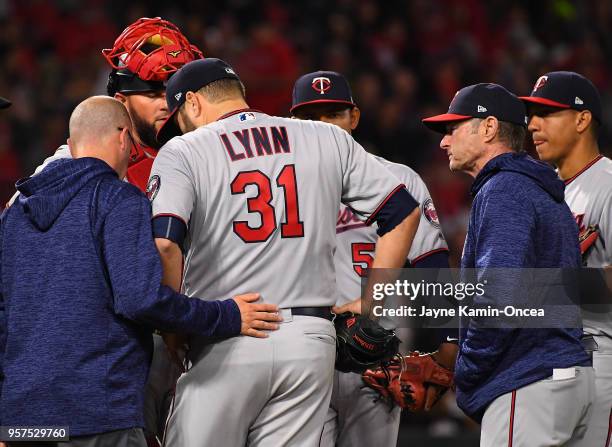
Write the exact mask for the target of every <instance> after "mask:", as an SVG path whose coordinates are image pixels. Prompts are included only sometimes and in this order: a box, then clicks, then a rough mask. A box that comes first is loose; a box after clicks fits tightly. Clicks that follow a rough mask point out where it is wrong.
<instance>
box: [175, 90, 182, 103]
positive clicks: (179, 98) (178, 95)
mask: <svg viewBox="0 0 612 447" xmlns="http://www.w3.org/2000/svg"><path fill="white" fill-rule="evenodd" d="M181 96H183V94H182V93H181V92H178V93H177V94H176V95H174V98H175V99H176V100H177V101H180V100H181Z"/></svg>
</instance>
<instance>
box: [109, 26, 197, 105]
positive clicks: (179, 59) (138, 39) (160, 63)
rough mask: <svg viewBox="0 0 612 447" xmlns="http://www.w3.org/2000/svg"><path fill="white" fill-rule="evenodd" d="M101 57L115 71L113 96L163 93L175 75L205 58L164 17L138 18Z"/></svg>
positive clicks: (110, 78)
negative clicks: (172, 75) (170, 77)
mask: <svg viewBox="0 0 612 447" xmlns="http://www.w3.org/2000/svg"><path fill="white" fill-rule="evenodd" d="M102 55H103V56H104V57H105V58H106V60H107V61H108V63H109V64H110V66H111V67H112V68H113V70H112V72H111V73H110V75H109V77H108V85H107V91H108V94H109V95H111V96H112V95H114V94H115V93H117V92H120V93H138V92H147V91H154V90H163V89H164V88H165V87H164V82H165V81H167V80H168V77H169V76H170V75H171V74H172V73H174V72H175V71H177V70H178V69H179V68H181V67H182V66H183V65H185V64H186V63H187V62H191V61H192V60H194V59H201V58H202V57H203V55H202V52H201V51H200V50H199V49H198V48H197V47H196V46H195V45H192V44H190V43H189V41H188V40H187V38H186V37H185V36H184V35H183V34H182V33H181V31H180V30H179V29H178V27H177V26H176V25H174V24H173V23H171V22H168V21H167V20H163V19H162V18H161V17H155V18H152V19H151V18H147V17H143V18H141V19H138V20H137V21H136V22H134V23H132V24H131V25H130V26H128V27H127V28H126V29H125V30H123V32H122V33H121V35H120V36H119V37H117V39H116V40H115V43H114V45H113V48H110V49H105V50H102Z"/></svg>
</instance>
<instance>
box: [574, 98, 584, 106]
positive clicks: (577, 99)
mask: <svg viewBox="0 0 612 447" xmlns="http://www.w3.org/2000/svg"><path fill="white" fill-rule="evenodd" d="M574 104H584V101H583V100H582V99H580V98H578V97H577V96H576V99H574Z"/></svg>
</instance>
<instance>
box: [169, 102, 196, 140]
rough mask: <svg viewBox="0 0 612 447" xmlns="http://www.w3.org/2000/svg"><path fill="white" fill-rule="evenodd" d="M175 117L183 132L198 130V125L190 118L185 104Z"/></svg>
mask: <svg viewBox="0 0 612 447" xmlns="http://www.w3.org/2000/svg"><path fill="white" fill-rule="evenodd" d="M174 119H175V120H176V124H178V126H179V128H180V129H181V132H182V133H183V134H186V133H187V132H191V131H193V130H196V125H195V124H194V122H193V121H192V120H191V118H189V115H188V113H187V112H186V111H185V106H184V105H183V106H181V108H180V109H179V111H178V113H177V114H176V115H175V116H174Z"/></svg>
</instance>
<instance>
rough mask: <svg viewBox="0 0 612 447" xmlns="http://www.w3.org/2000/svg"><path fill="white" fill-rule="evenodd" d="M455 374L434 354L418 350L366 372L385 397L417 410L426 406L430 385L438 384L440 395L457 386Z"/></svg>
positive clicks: (369, 383) (372, 385)
mask: <svg viewBox="0 0 612 447" xmlns="http://www.w3.org/2000/svg"><path fill="white" fill-rule="evenodd" d="M453 377H454V374H453V372H452V371H451V370H449V369H447V368H445V367H443V366H442V365H440V364H438V363H437V362H436V361H435V360H434V359H433V357H432V356H431V354H421V353H419V352H418V351H414V352H411V353H410V354H409V355H407V356H405V357H402V356H399V355H398V356H396V357H394V358H393V359H392V360H391V361H389V362H387V363H385V364H384V365H383V366H381V367H379V368H376V369H368V370H367V371H365V372H364V373H363V374H362V378H363V381H364V382H365V384H366V385H367V386H369V387H370V388H373V389H374V390H376V391H377V392H378V393H379V394H380V395H381V397H382V398H384V399H385V400H387V401H388V402H390V403H392V404H396V405H399V406H400V407H402V408H406V409H408V410H409V411H413V412H416V411H422V410H423V409H424V408H425V399H426V396H427V388H428V387H429V386H434V387H435V388H436V391H437V393H438V394H439V395H438V396H437V398H440V397H441V396H442V394H444V392H445V391H446V390H447V389H448V388H450V387H452V386H453ZM436 400H437V399H436Z"/></svg>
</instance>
